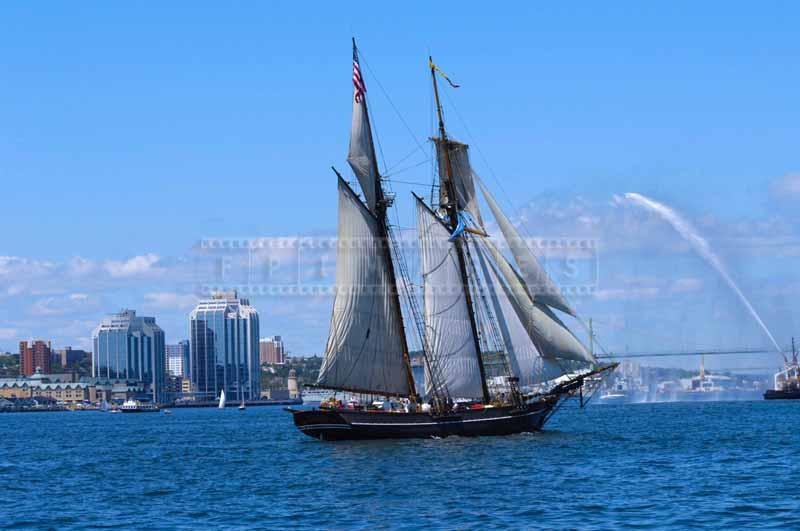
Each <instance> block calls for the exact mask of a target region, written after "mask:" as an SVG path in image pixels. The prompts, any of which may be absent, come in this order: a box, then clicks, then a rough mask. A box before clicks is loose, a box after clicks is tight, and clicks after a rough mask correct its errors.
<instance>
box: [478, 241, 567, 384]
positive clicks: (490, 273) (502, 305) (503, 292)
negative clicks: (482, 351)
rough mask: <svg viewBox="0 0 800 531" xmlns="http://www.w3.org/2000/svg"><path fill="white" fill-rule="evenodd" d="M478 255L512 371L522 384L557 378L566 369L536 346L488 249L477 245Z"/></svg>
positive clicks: (538, 382)
mask: <svg viewBox="0 0 800 531" xmlns="http://www.w3.org/2000/svg"><path fill="white" fill-rule="evenodd" d="M473 248H474V249H475V253H473V254H475V255H477V256H478V262H479V264H480V267H481V273H482V275H483V278H484V280H485V282H486V286H485V288H486V292H487V293H486V294H487V296H488V298H489V300H490V301H491V303H492V310H493V314H494V318H495V321H496V322H497V325H498V328H499V330H500V333H501V335H502V336H503V337H502V339H503V343H504V346H505V349H506V353H507V354H508V358H509V361H510V363H511V371H512V373H513V374H514V375H515V376H517V377H518V378H519V384H520V385H521V386H530V385H535V384H540V383H542V382H545V381H548V380H552V379H554V378H558V377H559V376H561V375H563V374H564V373H565V371H564V370H563V369H562V368H561V366H560V365H559V362H558V361H557V360H555V359H548V358H544V357H543V356H542V355H541V354H540V353H539V351H538V350H537V349H536V345H534V343H533V341H532V340H531V337H530V336H529V335H528V332H527V330H526V329H525V326H524V325H523V324H522V322H521V321H520V319H519V316H518V315H517V312H516V311H515V310H514V306H513V304H512V303H511V300H510V299H509V293H508V289H507V288H506V287H504V286H503V281H502V280H501V279H500V277H498V275H497V273H496V272H495V270H494V268H493V267H492V266H491V265H490V263H489V257H488V256H486V254H487V253H486V251H485V250H484V249H483V248H482V246H480V245H474V246H473Z"/></svg>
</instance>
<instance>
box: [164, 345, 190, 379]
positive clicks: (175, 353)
mask: <svg viewBox="0 0 800 531" xmlns="http://www.w3.org/2000/svg"><path fill="white" fill-rule="evenodd" d="M188 371H189V340H188V339H184V340H183V341H181V342H179V343H177V344H175V345H167V372H168V373H169V375H170V376H181V377H187V376H188V375H189V374H188Z"/></svg>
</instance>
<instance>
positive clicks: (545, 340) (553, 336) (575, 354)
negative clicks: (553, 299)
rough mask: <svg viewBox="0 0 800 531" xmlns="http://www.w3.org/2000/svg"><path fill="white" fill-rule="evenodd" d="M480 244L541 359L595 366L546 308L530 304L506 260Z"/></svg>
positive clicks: (489, 246)
mask: <svg viewBox="0 0 800 531" xmlns="http://www.w3.org/2000/svg"><path fill="white" fill-rule="evenodd" d="M481 244H482V245H483V247H484V249H486V250H487V251H488V253H489V255H490V256H491V258H492V260H490V263H491V264H492V266H493V267H495V268H496V271H495V272H496V273H497V275H498V276H499V277H500V278H502V279H503V281H504V282H503V283H502V285H503V289H505V290H506V293H507V295H508V299H509V301H511V304H512V307H513V308H514V311H515V312H516V313H517V316H518V317H519V319H520V321H521V323H522V324H523V326H524V327H525V330H526V331H527V333H528V335H529V336H530V338H531V341H533V343H534V345H536V346H537V348H538V350H539V352H540V353H541V354H542V356H544V357H549V358H561V359H567V360H575V361H582V362H586V363H596V360H595V358H594V356H592V354H591V353H590V352H589V351H588V350H587V349H586V347H584V346H583V345H582V344H581V342H580V341H578V339H577V338H576V337H575V336H574V335H573V334H572V332H570V331H569V329H568V328H567V327H566V326H565V325H564V323H562V322H561V320H560V319H558V317H557V316H556V315H555V314H554V313H553V312H552V311H550V310H549V309H548V308H547V307H546V306H542V305H540V304H538V303H535V302H534V301H532V300H531V298H530V296H529V295H528V292H527V291H526V289H525V286H524V285H523V283H522V280H521V279H520V278H519V275H518V274H517V272H516V271H514V268H513V267H512V266H511V264H509V263H508V260H506V258H505V257H504V256H503V254H502V253H501V252H500V251H499V250H498V249H497V247H495V246H494V244H493V243H492V242H491V241H489V240H488V239H482V240H481Z"/></svg>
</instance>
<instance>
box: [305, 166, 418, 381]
mask: <svg viewBox="0 0 800 531" xmlns="http://www.w3.org/2000/svg"><path fill="white" fill-rule="evenodd" d="M379 234H380V232H379V224H378V221H377V219H376V218H375V216H374V215H372V213H370V212H369V211H368V210H367V209H366V208H365V207H364V204H363V203H362V202H361V201H360V200H359V198H358V197H357V196H356V194H355V193H354V192H353V190H352V189H351V188H350V187H349V186H348V185H347V183H345V182H344V181H343V180H342V179H339V238H338V249H337V253H336V298H335V301H334V305H333V316H332V318H331V327H330V335H329V336H328V344H327V347H326V349H325V359H324V360H323V362H322V368H321V369H320V372H319V379H318V380H317V384H318V385H319V386H321V387H326V388H332V389H343V390H350V391H362V392H373V393H375V394H387V395H397V396H408V395H409V394H410V389H409V383H408V379H407V377H406V374H407V373H406V368H405V365H404V361H403V342H402V337H401V336H400V335H399V334H400V332H399V330H400V325H399V323H400V318H401V316H400V315H398V312H397V306H396V305H395V304H394V303H393V299H392V297H393V296H394V295H393V286H391V284H390V282H389V274H388V267H389V264H387V263H386V258H385V254H384V251H383V249H382V247H381V246H382V245H384V244H385V242H383V241H382V239H381V238H380V236H379Z"/></svg>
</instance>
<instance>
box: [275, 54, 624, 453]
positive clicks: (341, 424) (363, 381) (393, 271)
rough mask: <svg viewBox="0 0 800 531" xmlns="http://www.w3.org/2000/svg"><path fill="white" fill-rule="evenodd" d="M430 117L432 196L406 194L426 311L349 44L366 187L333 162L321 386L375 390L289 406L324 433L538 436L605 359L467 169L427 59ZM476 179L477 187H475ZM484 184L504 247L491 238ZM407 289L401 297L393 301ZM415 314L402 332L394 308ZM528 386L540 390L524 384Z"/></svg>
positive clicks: (354, 140)
mask: <svg viewBox="0 0 800 531" xmlns="http://www.w3.org/2000/svg"><path fill="white" fill-rule="evenodd" d="M428 65H429V68H430V74H431V78H432V83H433V94H434V96H435V103H436V114H437V117H438V137H436V138H434V139H433V142H434V145H435V148H436V152H437V157H436V158H437V162H438V166H439V171H438V176H439V180H438V183H437V184H435V185H434V190H437V192H438V193H437V194H436V195H438V197H437V198H436V200H434V197H433V195H434V194H432V197H431V203H430V204H428V203H425V202H424V200H423V199H422V198H421V197H419V196H417V195H414V198H415V200H414V202H415V204H416V216H417V233H418V237H419V254H420V258H421V272H422V293H423V303H422V308H420V307H419V302H418V301H417V295H416V293H415V292H414V289H415V288H414V286H415V285H416V284H415V282H413V281H412V279H411V278H410V275H409V268H408V267H407V265H406V263H405V258H404V256H403V252H402V249H401V248H400V245H399V242H398V241H397V240H396V239H395V237H394V234H393V231H394V228H393V227H392V226H391V225H390V222H389V218H388V216H387V213H388V210H389V208H390V207H391V206H392V204H393V202H394V195H393V194H391V193H389V192H387V191H386V190H384V183H385V182H388V181H387V179H386V178H385V177H384V176H381V174H380V171H379V169H378V165H377V158H376V156H375V146H374V143H373V138H372V130H371V126H370V120H369V114H368V111H367V100H366V90H367V89H366V86H365V85H364V80H363V78H362V76H361V70H360V66H359V62H358V50H357V49H356V46H355V41H354V42H353V73H352V80H353V84H354V90H353V100H352V105H353V116H352V129H351V135H350V148H349V154H348V158H347V160H348V163H349V164H350V166H351V168H352V170H353V173H354V174H355V175H356V177H357V179H358V182H359V184H360V190H361V195H359V194H358V193H356V191H355V190H354V189H353V188H352V187H351V185H350V184H349V183H348V182H347V181H345V180H344V179H343V178H342V176H341V175H340V174H339V172H338V171H336V170H335V169H334V172H335V173H336V174H337V177H338V203H339V232H338V242H339V245H338V246H337V258H336V297H335V299H334V305H333V315H332V318H331V325H330V334H329V337H328V342H327V346H326V349H325V358H324V360H323V363H322V367H321V368H320V372H319V377H318V380H317V385H318V386H319V387H321V388H325V389H332V390H335V391H340V392H341V391H344V392H350V393H355V394H361V395H367V396H373V397H374V396H380V397H384V398H383V399H381V400H373V401H371V402H368V404H371V405H370V406H366V407H364V406H360V405H356V404H355V403H353V404H351V405H349V406H348V405H344V404H343V403H341V402H340V401H334V402H332V403H331V402H326V403H324V404H323V405H322V406H321V407H319V408H315V409H310V410H308V409H303V410H295V409H291V408H289V409H288V411H290V412H291V413H292V415H293V419H294V423H295V425H296V426H297V428H298V429H299V430H300V431H301V432H303V433H304V434H306V435H309V436H311V437H315V438H318V439H322V440H338V439H382V438H421V437H424V438H429V437H446V436H450V435H508V434H514V433H521V432H531V431H537V430H540V429H541V428H542V426H544V424H545V422H546V421H547V420H548V419H549V418H550V416H551V415H553V413H554V412H555V411H556V410H557V408H558V405H559V404H560V403H562V402H563V401H564V400H566V399H567V398H569V397H572V396H578V395H580V396H582V393H583V392H584V386H585V385H586V386H587V389H588V387H589V386H590V385H589V384H591V385H597V383H599V379H598V378H597V377H598V375H600V374H602V373H605V372H606V371H609V370H612V369H614V368H615V367H616V366H617V364H616V363H613V364H608V365H601V364H599V363H598V362H597V359H596V358H595V357H594V355H593V354H592V353H591V349H587V348H586V347H585V346H584V345H583V344H582V343H581V342H580V341H579V340H578V338H577V337H576V336H575V335H574V334H573V333H572V331H570V329H569V328H568V327H567V325H566V324H565V323H564V322H563V321H562V319H561V317H559V315H558V314H557V313H556V312H561V313H562V314H564V315H565V316H568V317H572V318H576V317H577V313H576V312H575V310H574V309H573V308H572V306H571V305H570V304H569V303H568V302H567V301H566V299H565V298H564V297H563V295H562V294H561V290H560V289H558V288H557V287H556V285H555V283H554V282H553V281H552V279H551V278H550V276H549V275H548V274H547V272H546V271H545V269H544V267H543V266H542V265H541V264H540V263H539V261H538V259H537V258H536V257H535V255H534V254H533V252H532V251H531V250H530V249H529V247H528V246H527V244H526V243H525V241H524V240H523V239H522V238H521V237H520V235H519V233H518V232H517V229H516V227H515V226H514V225H513V224H512V223H511V221H510V220H509V219H508V218H507V217H506V216H505V214H504V213H503V212H502V210H501V209H500V207H499V206H498V204H497V202H496V201H495V199H494V197H493V196H492V194H491V193H490V192H489V190H488V189H487V187H486V186H484V184H483V183H482V182H481V181H480V179H479V178H478V177H477V175H476V174H475V173H474V171H473V170H472V168H471V165H470V162H469V155H468V146H467V145H466V144H462V143H460V142H458V141H456V140H453V139H452V138H450V137H449V136H448V134H447V131H446V129H445V124H444V117H443V113H442V107H441V104H440V101H439V90H438V85H437V78H439V77H440V78H442V79H445V80H446V81H448V83H450V84H451V85H453V83H452V82H451V81H450V80H449V79H448V78H447V76H445V75H444V74H443V73H442V72H441V70H439V68H438V67H436V65H434V63H433V60H432V59H430V58H429V64H428ZM476 183H477V185H476ZM477 186H479V187H480V190H481V192H482V194H483V197H484V199H485V200H486V203H487V204H488V205H489V208H490V210H491V212H492V215H493V217H494V219H495V222H496V226H497V227H498V228H499V231H500V233H501V234H502V237H503V239H504V240H505V243H506V244H507V245H508V247H509V249H510V250H511V254H512V255H513V259H508V258H507V257H506V256H505V255H504V254H503V253H502V252H501V251H500V250H499V248H498V247H496V246H495V244H494V243H493V241H492V240H490V239H489V237H488V234H487V233H486V225H485V224H484V221H483V218H482V216H481V213H480V211H479V208H478V195H477V194H476V187H477ZM401 297H402V299H403V300H402V302H401ZM403 304H405V307H406V308H407V313H408V314H410V315H409V316H410V323H409V325H410V326H409V327H408V329H407V328H406V326H405V325H404V316H403V312H402V310H401V308H402V307H403ZM407 330H408V332H409V333H416V336H417V340H418V342H419V344H420V345H422V359H423V362H424V366H425V386H424V387H425V389H424V398H423V396H422V395H421V394H420V393H418V392H417V390H416V384H415V379H414V374H413V368H412V364H411V360H410V356H409V348H408V340H407V337H406V333H407ZM533 389H539V390H538V391H533Z"/></svg>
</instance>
